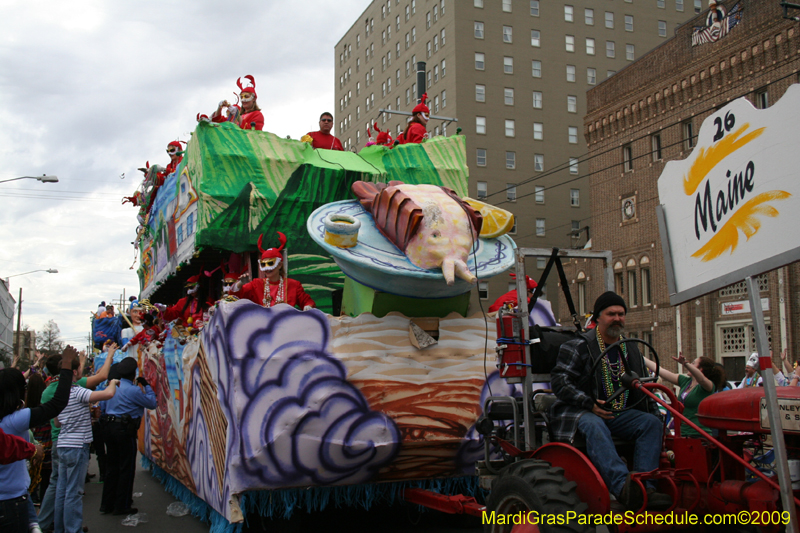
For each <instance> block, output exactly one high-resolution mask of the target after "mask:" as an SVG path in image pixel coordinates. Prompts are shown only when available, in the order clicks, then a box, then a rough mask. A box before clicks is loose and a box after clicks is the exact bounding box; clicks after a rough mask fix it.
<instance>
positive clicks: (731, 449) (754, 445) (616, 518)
mask: <svg viewBox="0 0 800 533" xmlns="http://www.w3.org/2000/svg"><path fill="white" fill-rule="evenodd" d="M542 252H543V251H540V250H521V251H519V252H518V253H519V254H524V255H536V254H538V255H541V254H542ZM559 256H562V257H563V256H576V257H591V258H602V259H604V260H605V261H606V265H607V266H608V265H610V264H611V260H610V259H611V258H610V253H603V252H586V251H582V250H581V251H574V250H570V251H561V252H559V251H558V250H554V251H553V252H552V255H551V258H550V262H549V263H548V266H547V268H546V269H545V274H544V276H543V278H544V277H546V274H547V272H548V271H549V270H550V267H551V265H552V264H553V263H555V265H556V267H557V268H558V270H559V274H560V275H561V277H562V283H561V284H562V287H565V288H566V287H567V284H566V279H565V276H564V275H563V270H562V269H561V265H560V260H559ZM517 265H518V268H517V279H518V280H519V279H522V280H524V279H525V276H524V272H521V270H524V268H520V266H524V262H523V261H518V262H517ZM607 270H608V269H607ZM606 274H607V275H606V279H607V280H610V279H612V278H611V273H610V270H609V271H608V272H607V273H606ZM607 285H610V283H607ZM539 286H540V287H541V286H542V283H540V285H539ZM520 289H521V290H520V292H519V294H525V293H524V292H523V291H522V287H520ZM565 295H566V297H567V302H568V305H569V306H570V308H572V303H571V300H570V297H569V293H568V291H565ZM536 297H537V295H536V294H534V298H536ZM520 301H522V300H520ZM520 307H522V310H521V311H513V310H511V311H508V312H507V313H502V312H501V314H500V315H499V316H498V320H497V327H498V340H497V351H498V369H499V373H500V376H501V377H504V378H506V379H507V380H508V381H509V382H511V383H522V391H521V395H520V396H518V397H514V396H497V397H489V398H487V400H486V403H485V405H484V414H483V415H482V416H481V418H480V419H479V420H478V422H477V424H476V430H477V431H478V432H479V433H481V434H482V435H483V436H484V442H485V458H484V460H483V461H479V462H478V464H477V471H478V475H479V476H480V480H481V486H482V487H483V488H485V489H488V490H489V491H490V492H489V496H488V498H487V501H486V505H485V506H482V505H480V504H478V503H477V502H476V501H475V500H474V499H472V498H467V497H463V496H455V497H447V496H441V495H436V494H433V493H429V492H426V491H421V490H417V489H414V490H408V491H406V494H405V496H406V500H408V501H412V502H414V503H420V504H422V505H425V506H427V507H432V508H435V509H438V510H442V511H445V512H451V513H468V514H472V515H476V516H480V517H481V518H482V520H483V524H484V527H485V530H486V531H488V532H492V533H501V532H514V533H524V532H532V531H590V530H591V531H593V530H594V528H595V526H598V525H601V524H602V525H605V526H607V527H608V529H609V530H610V531H620V532H621V531H637V532H642V531H666V530H678V529H685V528H698V527H699V528H705V529H706V530H711V529H716V530H719V531H744V530H749V529H751V528H752V527H753V526H755V527H756V528H757V529H758V530H760V531H765V532H772V531H782V530H784V529H785V530H786V531H793V530H794V529H792V528H793V527H796V526H795V525H794V524H791V525H789V517H790V513H789V512H787V511H786V510H785V509H782V506H781V497H780V494H781V492H780V491H781V488H780V487H779V486H778V484H777V482H776V481H775V480H774V479H773V478H774V476H771V475H769V474H771V472H768V471H767V473H766V474H765V473H764V472H763V471H762V470H768V467H767V466H766V465H762V466H761V468H757V467H756V466H754V465H753V464H751V462H755V461H754V457H756V456H757V455H759V453H760V451H761V450H762V449H763V447H764V446H765V445H766V443H767V439H766V437H767V435H768V434H769V428H768V427H766V426H768V424H767V423H766V422H765V421H766V420H767V418H766V415H765V404H764V400H763V398H764V389H762V388H750V389H747V390H731V391H725V392H720V393H717V394H714V395H712V396H710V397H709V398H707V399H705V400H704V401H703V402H702V403H701V404H700V407H699V411H698V415H699V419H700V421H701V423H703V424H705V425H706V426H707V427H709V428H712V430H713V431H714V432H715V433H716V434H717V436H716V437H714V436H712V435H709V434H708V433H706V432H705V431H703V430H702V429H701V428H699V427H698V426H696V425H695V424H693V423H692V422H690V421H689V420H688V419H687V418H685V417H684V416H683V414H682V411H683V405H682V404H681V403H680V402H679V401H678V399H677V398H676V397H675V395H674V393H673V392H672V390H671V389H669V388H667V387H664V386H663V385H660V384H658V383H656V378H654V377H649V376H637V375H636V374H635V373H628V374H626V375H625V376H624V378H623V386H624V387H626V388H630V389H638V390H641V391H642V392H643V393H644V395H643V396H642V400H644V399H646V398H648V397H649V398H651V399H653V400H655V401H656V402H658V404H659V405H660V406H662V407H663V409H664V410H665V411H666V412H669V414H670V416H671V417H672V419H673V420H674V428H673V431H672V432H670V431H668V430H665V431H664V435H665V437H664V442H663V447H662V453H661V459H660V465H659V468H658V469H657V470H655V471H653V472H643V473H635V474H633V475H632V480H633V481H634V482H636V483H638V484H639V485H640V487H641V489H642V492H643V493H644V495H645V496H644V498H645V501H644V503H643V505H642V508H641V509H639V510H638V511H631V510H627V509H625V508H624V507H622V506H621V504H619V503H618V502H616V501H612V497H611V495H610V494H609V490H608V488H607V487H606V484H605V482H604V481H603V479H602V477H601V476H600V474H599V472H598V470H597V469H596V468H595V466H594V465H593V464H592V462H591V461H590V460H589V458H588V457H587V455H586V454H585V453H584V452H585V443H581V442H579V440H580V439H579V438H576V439H575V441H574V442H573V443H572V444H568V443H562V442H550V438H549V432H548V418H547V417H548V410H549V406H550V405H552V403H553V401H554V400H555V397H554V395H553V394H552V393H551V392H550V391H549V390H540V391H536V390H534V387H533V383H536V382H547V381H549V369H548V366H549V368H552V364H553V361H552V354H553V353H557V349H558V346H559V345H560V343H562V342H563V341H565V340H567V339H569V338H572V336H573V335H574V333H570V332H568V331H563V330H562V331H553V330H550V331H547V330H544V329H542V328H538V327H532V328H530V329H529V328H528V327H527V324H526V323H527V318H528V317H527V305H524V304H523V305H522V306H520ZM573 316H574V317H575V313H573ZM575 318H576V320H575V322H576V326H577V327H578V328H579V327H580V325H579V324H578V322H577V317H575ZM527 333H529V336H528V338H529V339H531V340H527V339H526V334H527ZM621 343H641V344H643V345H646V346H648V347H649V348H650V351H651V354H652V356H653V359H654V360H655V362H656V364H657V365H658V355H657V353H656V350H655V349H653V347H652V346H650V345H649V344H648V343H646V342H644V341H642V340H639V339H623V340H621V341H619V342H618V343H615V344H614V345H611V346H608V348H607V349H606V350H605V351H604V352H603V355H605V353H606V352H607V351H608V350H610V349H613V348H614V347H615V346H617V345H618V344H621ZM537 359H538V360H537ZM601 359H602V356H601V357H600V358H598V359H597V360H596V362H595V367H594V369H596V368H597V363H598V362H599V361H600V360H601ZM594 369H593V370H594ZM655 375H658V372H657V371H656V374H655ZM622 390H623V389H620V390H618V393H621V392H622ZM656 393H658V394H656ZM611 400H612V398H609V400H608V403H610V402H611ZM779 403H780V405H781V409H782V411H781V412H782V413H784V410H785V414H786V416H789V417H790V419H787V420H788V421H790V424H787V423H786V422H784V424H783V425H784V428H785V429H784V431H785V440H786V447H787V449H788V452H789V455H790V456H794V457H800V389H798V388H796V387H792V388H789V387H781V388H779ZM630 407H631V406H629V407H628V408H630ZM783 418H785V416H784V417H783ZM685 424H688V425H690V426H692V427H693V428H694V429H695V430H697V431H698V432H700V434H701V435H703V438H688V437H683V436H681V427H682V426H683V425H685ZM615 444H616V446H617V452H618V453H619V454H620V456H621V457H623V458H627V461H628V464H632V451H633V446H632V443H629V442H623V441H619V442H617V441H616V440H615ZM775 479H776V478H775ZM647 480H655V481H656V482H657V484H658V490H659V491H660V492H663V493H666V494H669V495H670V496H671V497H672V502H673V503H672V506H671V507H670V508H669V509H666V510H662V511H647V513H645V512H644V511H645V508H646V507H647V497H646V492H645V490H644V482H645V481H647ZM785 490H791V489H789V488H786V489H785ZM799 495H800V490H795V491H794V493H793V496H794V504H795V506H800V499H798V496H799Z"/></svg>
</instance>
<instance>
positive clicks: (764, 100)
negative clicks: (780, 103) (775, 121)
mask: <svg viewBox="0 0 800 533" xmlns="http://www.w3.org/2000/svg"><path fill="white" fill-rule="evenodd" d="M755 101H756V102H755V103H756V107H757V108H758V109H766V108H768V107H769V93H767V88H766V87H764V88H763V89H759V90H757V91H756V94H755Z"/></svg>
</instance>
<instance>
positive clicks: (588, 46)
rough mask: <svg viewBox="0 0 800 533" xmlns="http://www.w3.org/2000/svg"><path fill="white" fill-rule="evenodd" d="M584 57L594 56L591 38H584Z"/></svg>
mask: <svg viewBox="0 0 800 533" xmlns="http://www.w3.org/2000/svg"><path fill="white" fill-rule="evenodd" d="M586 55H590V56H593V55H594V39H592V38H591V37H587V38H586Z"/></svg>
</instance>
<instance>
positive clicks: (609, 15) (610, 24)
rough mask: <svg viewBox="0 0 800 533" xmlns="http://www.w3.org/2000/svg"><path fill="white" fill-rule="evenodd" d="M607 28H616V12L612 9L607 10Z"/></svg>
mask: <svg viewBox="0 0 800 533" xmlns="http://www.w3.org/2000/svg"><path fill="white" fill-rule="evenodd" d="M606 28H608V29H610V30H613V29H614V13H611V12H610V11H606Z"/></svg>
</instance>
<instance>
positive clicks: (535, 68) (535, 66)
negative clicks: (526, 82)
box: [531, 59, 542, 78]
mask: <svg viewBox="0 0 800 533" xmlns="http://www.w3.org/2000/svg"><path fill="white" fill-rule="evenodd" d="M531 76H533V77H534V78H541V77H542V62H541V61H537V60H535V59H534V60H533V61H531Z"/></svg>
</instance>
